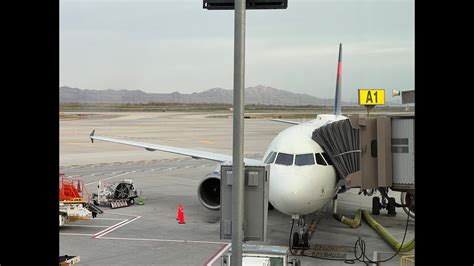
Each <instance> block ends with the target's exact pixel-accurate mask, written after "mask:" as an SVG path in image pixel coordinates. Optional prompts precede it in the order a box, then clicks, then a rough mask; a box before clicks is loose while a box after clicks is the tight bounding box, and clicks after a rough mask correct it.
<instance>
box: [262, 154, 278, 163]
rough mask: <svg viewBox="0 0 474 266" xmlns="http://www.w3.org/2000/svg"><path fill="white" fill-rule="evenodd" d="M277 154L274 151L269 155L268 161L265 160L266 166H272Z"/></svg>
mask: <svg viewBox="0 0 474 266" xmlns="http://www.w3.org/2000/svg"><path fill="white" fill-rule="evenodd" d="M276 155H277V153H276V152H274V151H272V152H270V154H268V156H267V159H265V163H266V164H272V163H273V161H274V160H275V157H276Z"/></svg>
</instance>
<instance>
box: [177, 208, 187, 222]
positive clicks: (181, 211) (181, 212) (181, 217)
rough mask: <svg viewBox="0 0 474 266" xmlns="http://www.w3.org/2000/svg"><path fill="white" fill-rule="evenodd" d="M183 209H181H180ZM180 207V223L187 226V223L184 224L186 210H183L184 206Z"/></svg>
mask: <svg viewBox="0 0 474 266" xmlns="http://www.w3.org/2000/svg"><path fill="white" fill-rule="evenodd" d="M180 207H181V208H180ZM180 207H178V220H179V221H178V223H179V224H185V223H186V222H184V209H183V205H181V206H180Z"/></svg>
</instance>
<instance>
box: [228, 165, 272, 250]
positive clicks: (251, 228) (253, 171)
mask: <svg viewBox="0 0 474 266" xmlns="http://www.w3.org/2000/svg"><path fill="white" fill-rule="evenodd" d="M244 179H245V180H244V187H245V188H244V225H243V226H244V228H243V230H244V239H243V240H244V241H247V240H256V241H266V238H267V216H268V193H269V181H270V180H269V179H270V168H269V166H268V165H264V164H261V165H245V170H244ZM232 181H233V175H232V164H222V165H221V195H220V198H221V225H220V236H221V239H232V183H233V182H232Z"/></svg>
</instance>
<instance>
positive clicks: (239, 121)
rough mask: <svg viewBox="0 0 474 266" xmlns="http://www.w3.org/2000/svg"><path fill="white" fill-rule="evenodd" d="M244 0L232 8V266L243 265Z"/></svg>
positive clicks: (239, 0)
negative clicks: (233, 9)
mask: <svg viewBox="0 0 474 266" xmlns="http://www.w3.org/2000/svg"><path fill="white" fill-rule="evenodd" d="M245 6H246V0H235V11H234V114H233V123H234V130H233V147H232V165H233V166H232V172H233V180H232V183H233V185H232V259H231V265H232V266H241V265H242V240H243V238H244V233H243V225H244V171H243V169H244V168H243V166H244V160H243V151H244V85H245V82H244V81H245V9H246V7H245Z"/></svg>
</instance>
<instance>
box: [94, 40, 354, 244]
mask: <svg viewBox="0 0 474 266" xmlns="http://www.w3.org/2000/svg"><path fill="white" fill-rule="evenodd" d="M341 56H342V43H341V44H339V59H338V66H337V80H336V95H335V101H334V106H333V111H332V113H331V114H320V115H317V117H316V119H313V120H309V121H305V122H302V123H300V122H296V121H289V120H281V119H272V120H273V121H276V122H282V123H288V124H291V125H292V126H290V127H289V128H287V129H285V130H283V131H281V132H280V133H279V134H278V135H277V136H276V137H275V138H274V139H273V140H272V142H271V143H270V145H269V146H268V148H267V150H266V152H265V154H264V156H263V159H262V160H256V159H251V158H244V164H255V163H257V164H261V163H264V164H267V165H269V166H270V184H269V203H270V204H271V208H275V209H277V210H278V211H280V212H282V213H284V214H287V215H290V216H291V218H292V219H294V220H293V222H294V221H295V220H296V221H297V222H298V223H297V225H298V227H299V230H297V232H295V233H294V234H293V243H294V246H295V245H298V246H300V247H302V248H304V247H309V244H308V230H307V227H306V224H305V222H304V218H305V216H306V215H308V214H311V213H314V212H316V211H318V210H319V209H321V208H322V207H323V206H325V205H326V203H328V201H329V200H331V199H334V198H335V196H336V195H337V193H338V191H339V187H341V184H340V183H338V182H337V174H336V170H335V168H334V166H333V164H332V161H331V159H330V157H329V156H328V154H327V153H325V152H324V150H323V148H321V146H320V145H319V144H318V143H316V142H315V141H314V140H313V139H312V138H311V137H312V133H313V131H314V130H315V129H317V128H319V127H322V126H325V125H327V124H329V123H332V122H335V121H340V120H344V119H348V117H346V116H343V115H341V71H342V60H341V59H342V58H341ZM90 139H91V141H92V142H94V140H102V141H107V142H113V143H119V144H124V145H130V146H135V147H142V148H145V149H146V150H147V151H157V150H158V151H163V152H169V153H175V154H180V155H186V156H191V157H192V158H195V159H207V160H211V161H216V162H220V163H223V162H229V161H230V162H231V161H232V155H227V154H219V153H213V152H207V151H199V150H194V149H186V148H178V147H171V146H165V145H159V144H149V143H143V142H135V141H129V140H121V139H114V138H110V137H105V136H97V135H95V129H94V130H93V131H92V133H91V134H90ZM219 171H220V167H218V168H216V170H215V171H214V172H212V173H209V174H207V175H206V176H205V177H204V179H203V180H202V181H201V182H200V184H199V186H198V191H197V194H198V199H199V201H200V203H201V204H202V205H203V206H204V207H206V208H208V209H210V210H219V208H220V172H219Z"/></svg>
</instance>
